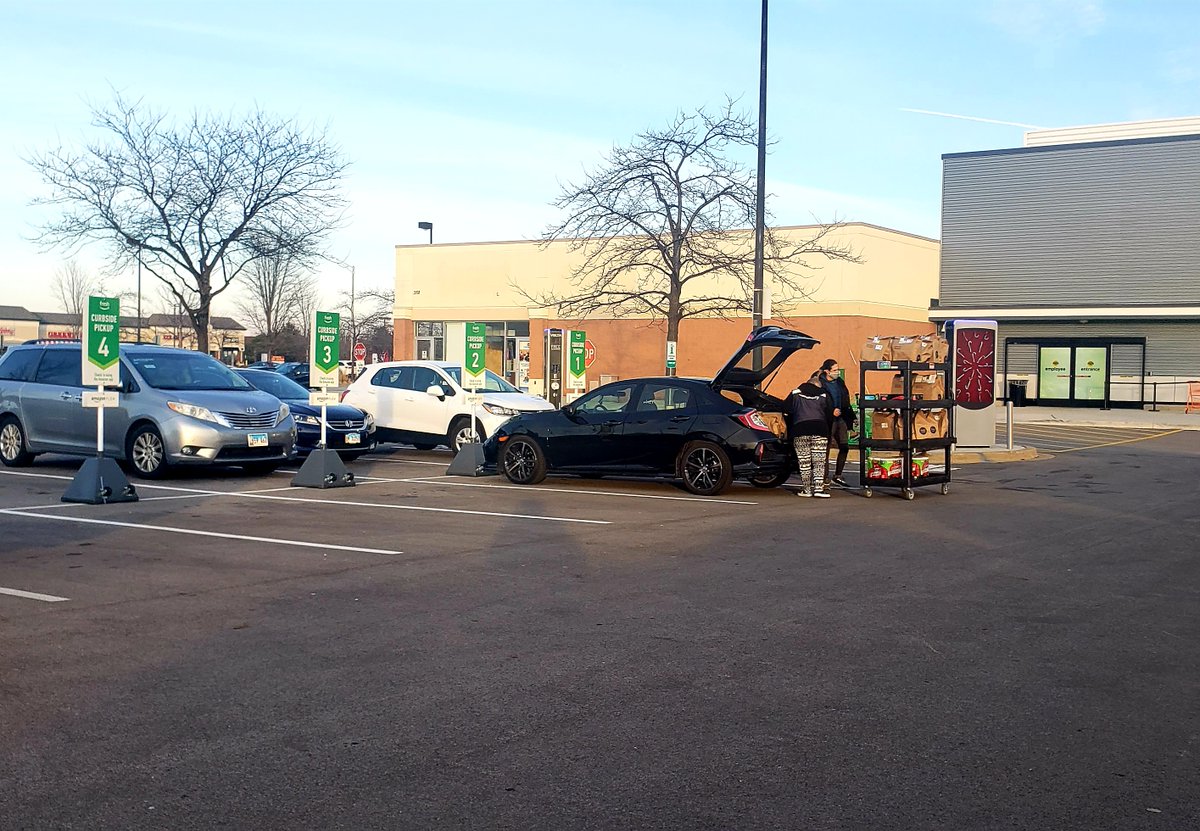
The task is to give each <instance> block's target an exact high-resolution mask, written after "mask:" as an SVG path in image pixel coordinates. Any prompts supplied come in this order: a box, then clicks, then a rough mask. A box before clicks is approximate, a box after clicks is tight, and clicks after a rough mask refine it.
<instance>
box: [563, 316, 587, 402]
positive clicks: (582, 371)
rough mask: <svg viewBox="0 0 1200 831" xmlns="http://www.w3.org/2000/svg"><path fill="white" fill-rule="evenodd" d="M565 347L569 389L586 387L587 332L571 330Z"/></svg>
mask: <svg viewBox="0 0 1200 831" xmlns="http://www.w3.org/2000/svg"><path fill="white" fill-rule="evenodd" d="M568 343H569V346H568V347H567V370H568V374H567V381H568V384H567V386H569V387H570V388H571V389H584V388H586V387H587V332H585V331H583V330H582V329H572V330H571V337H570V340H569V341H568Z"/></svg>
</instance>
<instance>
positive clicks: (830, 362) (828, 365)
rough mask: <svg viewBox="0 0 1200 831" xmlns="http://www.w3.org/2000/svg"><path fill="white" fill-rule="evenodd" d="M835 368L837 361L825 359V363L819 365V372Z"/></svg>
mask: <svg viewBox="0 0 1200 831" xmlns="http://www.w3.org/2000/svg"><path fill="white" fill-rule="evenodd" d="M835 366H837V361H835V360H834V359H833V358H826V359H825V363H823V364H821V371H822V372H824V371H825V370H827V369H833V368H834V367H835Z"/></svg>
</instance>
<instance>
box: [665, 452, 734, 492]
mask: <svg viewBox="0 0 1200 831" xmlns="http://www.w3.org/2000/svg"><path fill="white" fill-rule="evenodd" d="M676 468H677V470H676V473H677V475H678V476H679V478H680V479H682V480H683V486H684V487H685V488H687V489H688V490H689V491H691V492H692V493H694V494H697V495H699V496H716V495H717V494H718V493H722V492H724V491H725V489H726V488H728V487H729V484H730V482H732V481H733V465H732V464H730V462H729V454H728V453H726V452H725V451H724V450H722V449H721V448H720V446H719V445H716V444H713V443H712V442H711V441H690V442H688V443H687V444H685V445H684V446H683V449H682V450H680V451H679V459H678V462H677V464H676Z"/></svg>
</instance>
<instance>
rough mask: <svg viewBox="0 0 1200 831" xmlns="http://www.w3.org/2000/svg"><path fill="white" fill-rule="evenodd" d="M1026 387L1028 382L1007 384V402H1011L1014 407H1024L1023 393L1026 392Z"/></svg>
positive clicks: (1010, 382)
mask: <svg viewBox="0 0 1200 831" xmlns="http://www.w3.org/2000/svg"><path fill="white" fill-rule="evenodd" d="M1028 387H1029V382H1028V381H1009V382H1008V400H1009V401H1011V402H1012V405H1013V406H1014V407H1024V406H1025V393H1026V391H1027V390H1028Z"/></svg>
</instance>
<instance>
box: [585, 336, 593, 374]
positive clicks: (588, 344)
mask: <svg viewBox="0 0 1200 831" xmlns="http://www.w3.org/2000/svg"><path fill="white" fill-rule="evenodd" d="M594 363H596V344H594V343H592V341H591V338H588V339H587V340H585V341H584V342H583V365H584V366H585V367H588V366H591V365H592V364H594Z"/></svg>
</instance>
